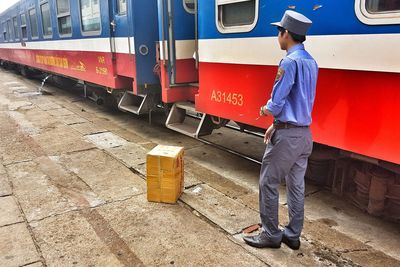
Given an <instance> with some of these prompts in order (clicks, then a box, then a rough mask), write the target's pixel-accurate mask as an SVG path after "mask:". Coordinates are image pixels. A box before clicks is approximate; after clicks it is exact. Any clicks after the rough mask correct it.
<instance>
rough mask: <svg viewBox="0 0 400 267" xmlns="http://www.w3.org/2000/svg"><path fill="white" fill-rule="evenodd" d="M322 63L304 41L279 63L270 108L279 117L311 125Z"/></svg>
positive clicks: (269, 103)
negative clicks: (319, 62)
mask: <svg viewBox="0 0 400 267" xmlns="http://www.w3.org/2000/svg"><path fill="white" fill-rule="evenodd" d="M317 77H318V65H317V63H316V62H315V60H314V59H313V58H312V56H311V55H310V54H309V53H308V52H307V51H306V50H305V49H304V45H303V44H298V45H295V46H293V47H291V48H290V49H289V50H288V53H287V55H286V57H285V58H283V59H282V61H281V63H280V64H279V70H278V74H277V76H276V80H275V83H274V88H273V90H272V95H271V99H270V100H269V101H268V102H267V105H266V108H267V109H268V110H269V111H270V112H271V113H272V115H273V116H274V118H275V120H278V121H280V122H289V123H292V124H295V125H299V126H307V125H310V124H311V122H312V119H311V111H312V108H313V105H314V99H315V88H316V86H317Z"/></svg>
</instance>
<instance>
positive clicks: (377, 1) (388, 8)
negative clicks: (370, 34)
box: [355, 0, 400, 25]
mask: <svg viewBox="0 0 400 267" xmlns="http://www.w3.org/2000/svg"><path fill="white" fill-rule="evenodd" d="M355 10H356V15H357V17H358V19H359V20H360V21H361V22H363V23H365V24H368V25H384V24H400V0H356V1H355Z"/></svg>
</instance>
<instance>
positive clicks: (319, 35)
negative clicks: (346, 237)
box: [167, 0, 400, 218]
mask: <svg viewBox="0 0 400 267" xmlns="http://www.w3.org/2000/svg"><path fill="white" fill-rule="evenodd" d="M197 9H198V38H199V41H198V42H199V45H198V53H199V91H198V94H197V95H196V98H195V108H194V110H195V111H196V112H201V113H202V114H203V116H204V114H206V116H211V118H212V121H213V122H217V123H218V122H225V123H226V122H227V121H234V122H236V123H237V124H238V125H240V127H241V128H242V129H246V128H251V129H257V128H261V129H265V128H266V127H268V126H269V125H270V124H271V122H272V118H270V117H262V118H259V114H258V113H259V107H260V106H262V105H265V104H266V101H267V100H268V99H269V97H270V94H271V89H272V86H273V82H274V80H275V77H276V73H277V65H278V64H279V62H280V59H281V58H282V57H284V55H285V52H284V51H281V50H280V48H279V45H278V42H277V35H278V31H277V29H276V27H273V26H271V25H270V23H271V22H276V21H279V20H280V18H281V17H282V15H283V13H284V12H285V10H288V9H292V10H295V11H298V12H300V13H303V14H305V15H306V16H307V17H309V18H310V19H311V20H312V21H313V25H312V27H311V29H310V32H309V35H308V36H307V41H306V42H305V46H306V49H307V50H308V51H309V52H310V53H311V54H312V55H313V56H314V57H315V59H316V61H317V63H318V64H319V67H320V71H319V79H318V85H317V96H316V100H315V106H314V110H313V123H312V133H313V138H314V140H315V142H316V143H317V145H316V148H323V149H324V151H325V152H326V153H322V154H321V153H313V155H312V156H311V158H310V164H309V167H310V168H309V169H308V175H309V176H317V177H318V176H321V175H322V176H324V177H328V178H327V179H328V180H329V181H324V182H323V183H326V184H327V185H328V186H329V187H330V188H332V191H334V192H337V193H338V194H344V193H345V192H346V191H351V192H353V193H352V194H351V197H352V199H353V200H354V202H355V203H356V204H357V205H358V206H360V207H362V208H364V209H366V210H368V212H369V213H371V214H374V215H381V214H382V213H383V211H384V210H386V211H387V213H386V214H389V216H393V217H394V218H400V202H399V199H400V179H399V175H400V153H399V151H400V142H399V140H400V127H399V125H400V109H399V108H398V107H399V106H400V53H399V52H398V51H396V48H395V47H397V45H398V44H399V43H400V1H398V0H355V1H345V0H338V1H320V2H318V1H317V2H314V3H311V2H307V1H300V0H292V1H287V0H210V1H198V7H197ZM176 105H178V104H176ZM167 124H168V123H167ZM181 124H182V125H181V126H180V128H181V129H189V126H188V125H186V126H184V124H185V122H184V121H182V122H181ZM174 127H177V126H176V125H175V126H174ZM197 127H198V128H197V130H196V134H195V136H199V135H201V134H208V132H207V131H203V132H201V131H200V129H201V128H202V127H203V125H202V123H200V124H199V125H198V126H197ZM171 128H173V127H171ZM206 128H207V127H206ZM209 129H210V128H209ZM210 131H212V126H211V130H210ZM181 132H185V131H181ZM186 134H188V135H191V136H193V129H192V130H186ZM318 144H321V145H318ZM318 155H319V156H321V155H322V157H321V158H318V157H319V156H318ZM352 159H355V160H354V161H353V160H352ZM324 161H326V162H333V163H332V164H329V167H327V168H326V169H325V171H324V172H322V173H321V172H319V173H318V169H320V167H321V166H322V165H321V162H324ZM327 166H328V165H327ZM313 169H314V170H313ZM327 174H328V175H327Z"/></svg>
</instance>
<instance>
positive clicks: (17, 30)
mask: <svg viewBox="0 0 400 267" xmlns="http://www.w3.org/2000/svg"><path fill="white" fill-rule="evenodd" d="M13 26H14V35H15V40H19V29H18V21H17V17H13Z"/></svg>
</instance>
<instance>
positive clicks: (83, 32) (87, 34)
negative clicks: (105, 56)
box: [78, 0, 103, 36]
mask: <svg viewBox="0 0 400 267" xmlns="http://www.w3.org/2000/svg"><path fill="white" fill-rule="evenodd" d="M98 1H99V12H100V14H99V15H100V29H99V30H98V31H84V30H83V23H82V8H81V3H82V0H78V8H79V24H80V29H81V35H82V36H100V35H101V34H102V32H103V21H102V17H101V14H102V13H101V11H102V10H101V8H102V5H101V4H100V2H101V0H98Z"/></svg>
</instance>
